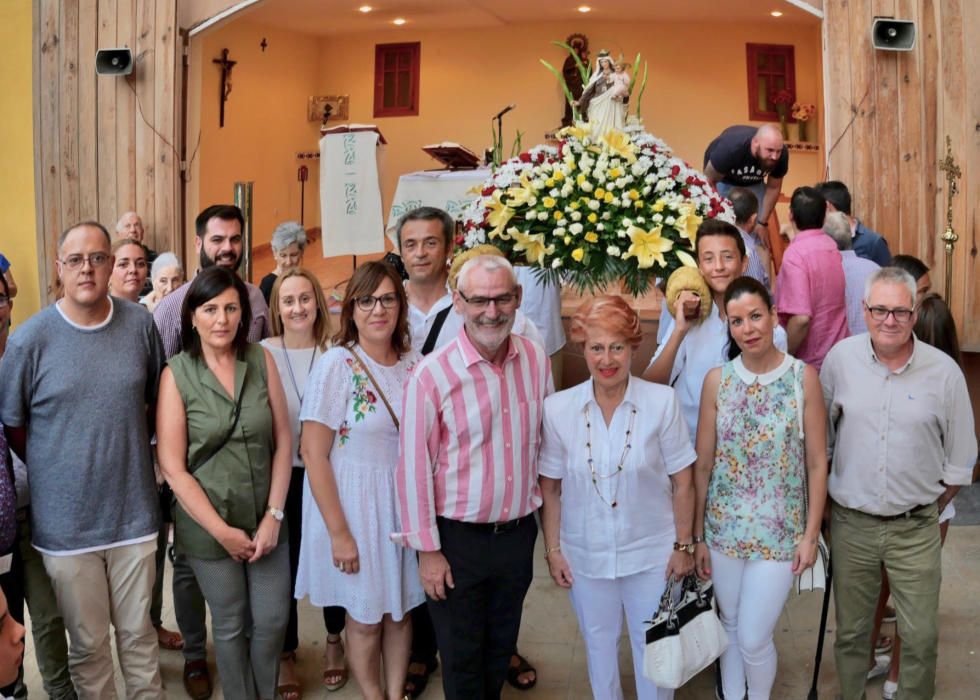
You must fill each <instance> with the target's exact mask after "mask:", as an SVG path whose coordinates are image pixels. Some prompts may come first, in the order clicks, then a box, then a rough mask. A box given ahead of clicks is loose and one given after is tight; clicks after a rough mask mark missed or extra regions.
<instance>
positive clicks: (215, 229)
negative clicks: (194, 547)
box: [153, 204, 269, 700]
mask: <svg viewBox="0 0 980 700" xmlns="http://www.w3.org/2000/svg"><path fill="white" fill-rule="evenodd" d="M244 224H245V220H244V218H243V217H242V212H241V210H239V208H238V207H236V206H234V205H231V204H213V205H211V206H210V207H208V208H207V209H205V210H204V211H202V212H201V213H200V214H199V215H198V217H197V219H196V220H195V221H194V226H195V229H196V231H197V238H196V241H195V243H196V247H197V252H198V255H199V256H200V259H201V269H204V268H208V267H211V266H213V265H218V266H220V267H227V268H228V269H230V270H237V269H238V265H239V263H240V262H241V259H242V227H243V226H244ZM190 286H191V283H190V281H188V282H186V283H185V284H184V285H182V286H180V287H178V288H177V289H175V290H174V291H172V292H171V293H170V294H168V295H167V296H166V297H164V298H163V301H161V302H160V303H159V304H158V305H157V308H156V309H155V310H154V311H153V320H154V321H156V324H157V328H158V329H159V331H160V337H161V339H162V340H163V349H164V352H165V353H166V356H167V359H170V358H171V357H173V356H174V355H176V354H177V353H178V352H180V351H181V349H182V348H181V343H180V309H181V307H182V306H183V304H184V297H185V296H186V295H187V291H188V290H189V289H190ZM245 286H246V287H248V300H249V303H250V304H251V306H252V322H251V325H250V326H249V332H248V341H249V342H250V343H257V342H259V341H260V340H262V339H263V338H266V337H268V335H269V307H268V305H266V303H265V297H263V296H262V290H261V289H259V288H258V287H256V286H255V285H254V284H249V283H248V282H246V283H245ZM162 564H163V562H162V561H159V562H158V565H162ZM173 585H174V614H175V616H176V618H177V626H178V627H179V628H180V633H181V635H183V637H184V649H183V651H184V689H185V690H186V691H187V694H188V695H189V696H190V697H191V698H194V700H203V699H204V698H209V697H211V677H210V673H209V671H208V664H207V651H206V649H205V646H206V643H207V627H206V623H205V606H204V596H203V595H201V589H200V588H199V587H198V585H197V580H196V579H195V578H194V573H193V572H192V571H191V568H190V566H189V565H188V564H187V560H186V559H185V558H184V557H183V556H182V555H181V554H179V553H178V554H177V557H176V558H175V560H174V580H173Z"/></svg>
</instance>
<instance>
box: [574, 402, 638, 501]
mask: <svg viewBox="0 0 980 700" xmlns="http://www.w3.org/2000/svg"><path fill="white" fill-rule="evenodd" d="M583 413H584V415H585V448H586V449H587V450H588V452H589V471H590V472H591V473H592V488H594V489H595V492H596V494H597V495H598V496H599V500H601V501H602V502H603V503H605V504H606V505H607V506H610V507H612V508H615V507H616V506H617V505H618V504H619V502H618V499H617V496H618V495H619V475H620V474H621V473H622V471H623V465H624V464H625V463H626V456H627V455H628V454H629V452H630V449H631V448H632V447H633V445H632V442H631V440H630V436H631V435H632V434H633V423H634V421H635V420H636V409H635V408H633V409H631V410H630V422H629V426H628V427H627V428H626V442H625V444H624V446H623V453H622V454H621V455H620V456H619V464H617V465H616V468H615V469H614V470H612V471H611V472H609V473H608V474H600V473H598V472H596V470H595V462H594V461H593V459H592V422H591V421H590V420H589V407H588V406H586V407H585V410H584V411H583ZM613 477H616V486H615V487H614V490H613V497H612V502H611V503H610V502H609V501H607V500H606V499H605V497H604V496H603V495H602V491H600V490H599V479H611V478H613Z"/></svg>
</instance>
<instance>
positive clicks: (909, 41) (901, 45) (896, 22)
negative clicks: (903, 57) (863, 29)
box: [871, 17, 915, 51]
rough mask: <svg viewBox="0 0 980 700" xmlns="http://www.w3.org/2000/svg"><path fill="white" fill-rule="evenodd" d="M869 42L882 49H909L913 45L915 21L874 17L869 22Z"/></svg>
mask: <svg viewBox="0 0 980 700" xmlns="http://www.w3.org/2000/svg"><path fill="white" fill-rule="evenodd" d="M871 43H872V45H873V46H874V47H875V48H876V49H881V50H882V51H911V50H912V48H913V47H914V46H915V22H912V21H911V20H907V19H891V18H890V17H875V20H874V22H873V23H872V24H871Z"/></svg>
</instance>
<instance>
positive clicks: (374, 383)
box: [347, 347, 401, 430]
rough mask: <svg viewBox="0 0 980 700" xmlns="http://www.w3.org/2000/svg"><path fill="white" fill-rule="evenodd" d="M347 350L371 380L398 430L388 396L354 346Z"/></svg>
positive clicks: (396, 419) (399, 426) (396, 417)
mask: <svg viewBox="0 0 980 700" xmlns="http://www.w3.org/2000/svg"><path fill="white" fill-rule="evenodd" d="M347 352H349V353H350V354H351V355H352V356H353V357H354V359H355V360H357V363H358V364H359V365H360V366H361V368H362V369H363V370H364V374H366V375H367V378H368V379H370V380H371V384H373V385H374V389H375V391H377V392H378V396H380V397H381V400H382V401H383V402H384V405H385V408H387V409H388V415H390V416H391V420H392V421H393V422H394V424H395V430H400V429H401V425H399V423H398V416H396V415H395V411H394V410H393V409H392V408H391V404H390V403H388V397H387V396H385V393H384V392H383V391H382V390H381V387H380V386H379V385H378V382H377V381H376V380H375V378H374V375H373V374H371V370H370V369H368V366H367V363H366V362H364V360H362V359H361V356H360V355H358V354H357V352H356V351H355V350H354V348H350V347H349V348H347Z"/></svg>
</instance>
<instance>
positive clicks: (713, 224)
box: [694, 219, 747, 258]
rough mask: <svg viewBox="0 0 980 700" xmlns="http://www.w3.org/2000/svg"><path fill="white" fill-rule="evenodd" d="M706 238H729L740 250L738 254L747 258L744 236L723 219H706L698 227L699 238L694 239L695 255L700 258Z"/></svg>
mask: <svg viewBox="0 0 980 700" xmlns="http://www.w3.org/2000/svg"><path fill="white" fill-rule="evenodd" d="M706 236H728V237H729V238H731V239H733V240H734V241H735V246H736V247H737V248H738V254H739V255H741V256H742V257H743V258H744V257H745V256H746V254H747V253H746V251H745V241H744V240H742V234H741V233H739V231H738V229H737V228H735V227H734V226H732V225H731V224H730V223H728V222H727V221H722V220H721V219H705V220H704V221H702V222H701V225H700V226H698V233H697V236H695V238H694V255H695V256H698V255H700V254H701V239H702V238H704V237H706Z"/></svg>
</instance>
